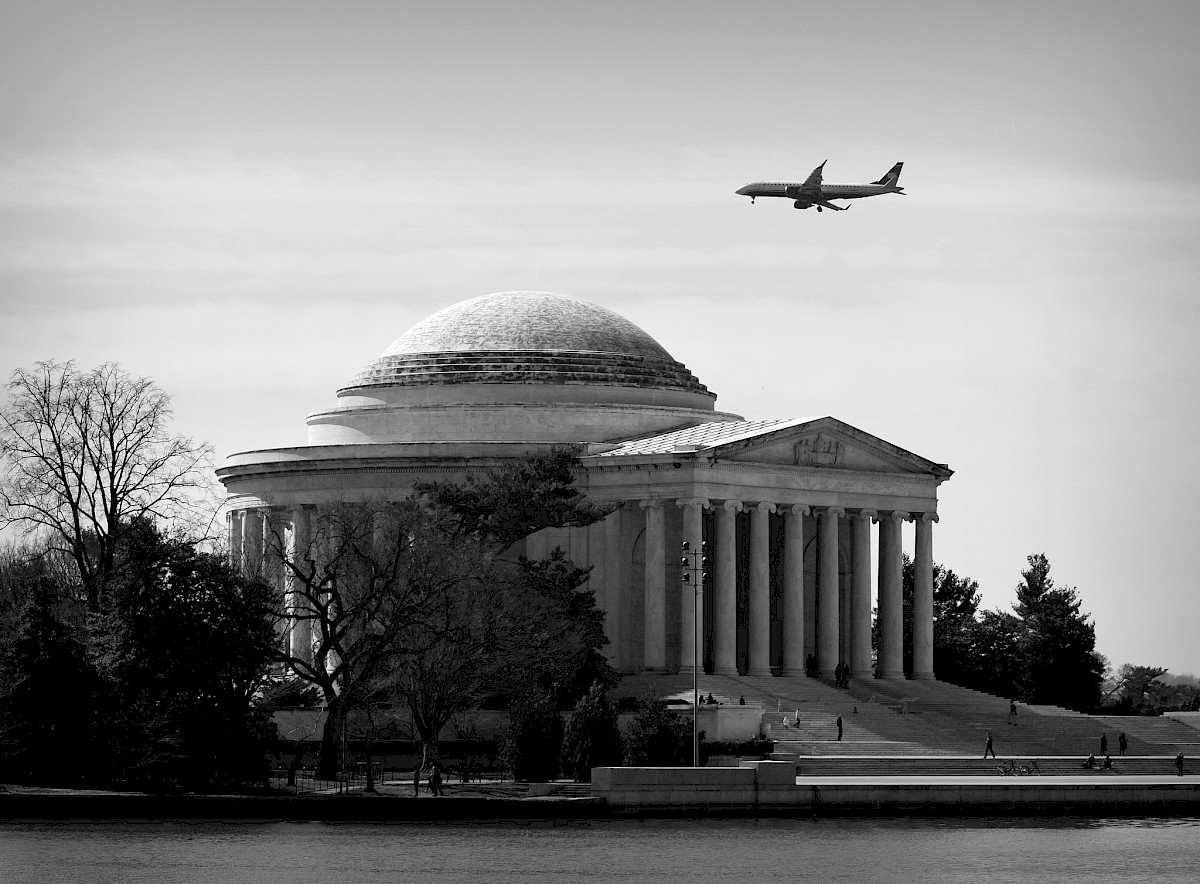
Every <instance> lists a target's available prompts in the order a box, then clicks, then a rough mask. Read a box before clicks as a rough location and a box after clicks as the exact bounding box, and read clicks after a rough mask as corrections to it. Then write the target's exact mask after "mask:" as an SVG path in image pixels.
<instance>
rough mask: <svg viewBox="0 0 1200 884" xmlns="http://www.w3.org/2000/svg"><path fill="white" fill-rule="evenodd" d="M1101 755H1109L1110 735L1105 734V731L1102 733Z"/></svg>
mask: <svg viewBox="0 0 1200 884" xmlns="http://www.w3.org/2000/svg"><path fill="white" fill-rule="evenodd" d="M1100 754H1101V755H1107V754H1108V734H1106V733H1104V731H1101V732H1100Z"/></svg>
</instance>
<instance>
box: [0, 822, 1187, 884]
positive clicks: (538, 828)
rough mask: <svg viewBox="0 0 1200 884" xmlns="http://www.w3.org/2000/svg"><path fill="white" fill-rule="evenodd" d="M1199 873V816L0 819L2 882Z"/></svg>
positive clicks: (866, 880)
mask: <svg viewBox="0 0 1200 884" xmlns="http://www.w3.org/2000/svg"><path fill="white" fill-rule="evenodd" d="M1197 880H1200V819H1195V818H1192V819H1175V820H1153V819H1148V820H1087V819H1078V818H1066V819H1054V820H1048V819H1040V820H1029V819H971V820H946V819H897V820H891V819H888V820H878V819H823V820H812V819H804V820H760V821H741V820H739V821H719V820H716V821H714V820H653V821H628V820H623V821H615V822H613V821H604V822H591V823H583V822H572V823H563V824H556V825H551V824H539V825H523V824H515V823H495V824H475V825H467V824H462V825H449V826H437V825H411V824H409V825H394V826H389V825H358V824H355V825H330V824H323V823H247V824H236V825H235V824H229V823H198V824H189V823H179V822H174V823H161V824H153V823H63V824H52V823H35V824H24V823H0V881H3V882H6V884H51V882H55V884H57V882H73V881H81V882H88V884H106V882H121V884H135V882H156V884H175V882H189V884H198V882H248V884H279V882H325V881H330V882H344V884H358V882H374V881H388V882H403V881H414V882H439V884H440V882H464V884H467V882H469V884H493V882H518V881H520V882H525V881H535V882H555V884H563V882H568V884H569V882H589V884H596V882H604V881H638V882H642V881H648V882H651V884H675V882H688V884H694V882H721V884H735V882H740V881H748V882H755V884H758V882H764V881H789V882H796V881H814V882H822V884H836V882H843V881H844V882H854V884H871V882H887V884H897V882H922V884H924V882H950V881H954V882H958V881H962V882H973V884H974V882H981V881H983V882H1020V884H1041V882H1046V884H1051V882H1053V884H1064V882H1080V884H1082V882H1087V884H1101V882H1110V881H1111V882H1120V884H1135V882H1141V881H1153V882H1181V884H1182V882H1188V884H1194V882H1196V881H1197Z"/></svg>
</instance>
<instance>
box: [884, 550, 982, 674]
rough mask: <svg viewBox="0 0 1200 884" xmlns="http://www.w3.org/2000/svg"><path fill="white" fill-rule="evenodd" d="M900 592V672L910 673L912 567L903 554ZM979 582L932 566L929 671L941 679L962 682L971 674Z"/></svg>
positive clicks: (913, 582) (913, 569)
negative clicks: (901, 646) (901, 651)
mask: <svg viewBox="0 0 1200 884" xmlns="http://www.w3.org/2000/svg"><path fill="white" fill-rule="evenodd" d="M902 580H903V583H902V588H903V591H904V671H905V673H907V674H909V675H911V674H912V668H913V663H912V649H913V597H914V593H915V586H916V566H915V564H914V563H913V561H912V559H910V558H909V557H908V556H907V555H906V556H904V565H903V570H902ZM979 601H980V598H979V584H978V583H977V582H976V581H974V580H972V579H971V578H970V577H959V576H958V575H957V574H955V573H954V571H952V570H951V569H949V568H945V567H943V566H942V565H939V564H937V563H936V562H935V563H934V565H933V671H934V673H936V675H937V677H938V678H939V679H940V680H942V681H948V682H951V683H952V684H965V683H966V680H967V679H969V678H971V677H972V676H973V670H974V666H973V662H974V661H973V652H972V648H971V642H972V632H973V627H974V626H975V625H976V618H977V616H978V613H979Z"/></svg>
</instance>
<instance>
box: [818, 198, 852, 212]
mask: <svg viewBox="0 0 1200 884" xmlns="http://www.w3.org/2000/svg"><path fill="white" fill-rule="evenodd" d="M812 202H813V205H814V206H822V207H823V208H826V209H833V211H835V212H844V211H846V210H847V209H848V208H850V207H849V206H835V205H834V204H833V203H830V202H826V201H825V200H823V199H815V200H813V201H812Z"/></svg>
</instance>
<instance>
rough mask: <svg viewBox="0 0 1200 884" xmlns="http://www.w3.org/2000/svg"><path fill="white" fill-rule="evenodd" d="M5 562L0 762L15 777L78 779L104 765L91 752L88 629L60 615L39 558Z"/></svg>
mask: <svg viewBox="0 0 1200 884" xmlns="http://www.w3.org/2000/svg"><path fill="white" fill-rule="evenodd" d="M4 564H5V567H4V571H5V573H4V574H3V575H2V577H3V582H4V584H5V587H4V588H5V590H6V592H5V593H4V601H5V602H6V603H7V604H5V605H4V608H5V610H4V611H3V615H4V616H3V621H4V622H5V624H6V629H5V630H3V631H0V761H2V762H3V766H4V769H5V770H6V771H7V776H9V777H11V778H12V779H13V780H15V781H17V782H25V783H38V784H46V785H60V786H79V785H83V784H85V783H86V782H87V781H88V780H89V778H94V777H95V775H96V774H97V773H98V770H97V768H98V767H102V766H103V765H102V762H101V760H100V759H98V758H97V757H96V755H95V750H96V743H95V714H96V707H97V705H99V700H98V696H97V694H98V692H99V690H100V688H101V685H100V681H99V679H98V678H97V676H96V672H95V670H94V669H93V668H92V666H91V663H90V662H89V660H88V653H87V646H86V643H85V639H86V632H85V631H84V630H83V629H81V628H80V627H79V626H77V625H72V624H70V623H69V622H67V621H66V620H64V619H63V618H62V616H61V615H62V607H63V599H62V594H61V591H60V589H59V587H58V586H57V585H56V584H55V582H54V581H53V580H52V579H51V577H50V575H49V574H48V573H47V571H46V569H45V567H44V563H42V562H39V561H37V560H33V561H25V562H20V563H17V562H6V563H4ZM67 606H68V607H69V603H68V604H67Z"/></svg>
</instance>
